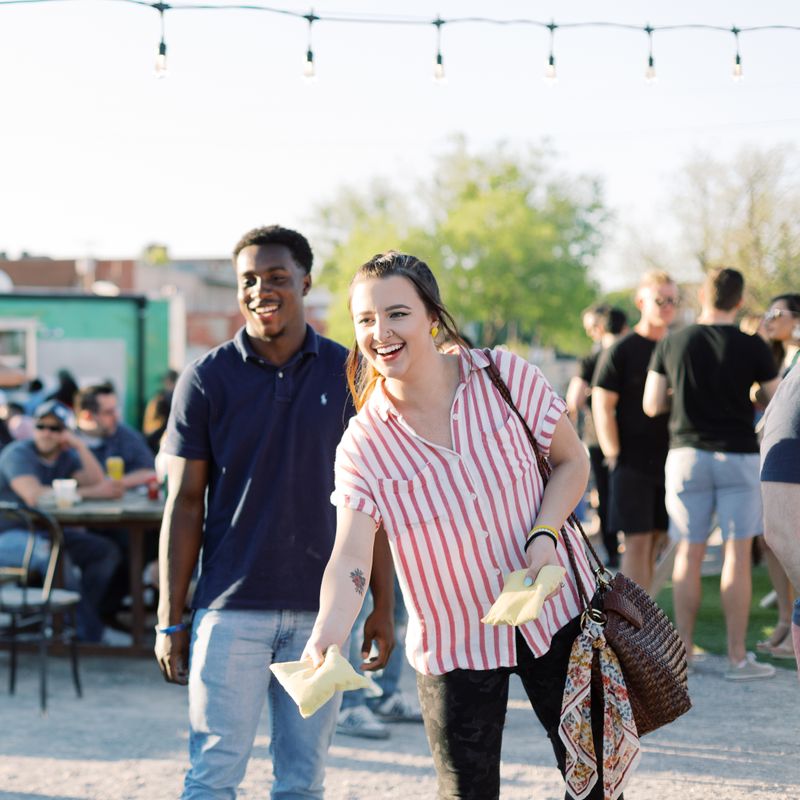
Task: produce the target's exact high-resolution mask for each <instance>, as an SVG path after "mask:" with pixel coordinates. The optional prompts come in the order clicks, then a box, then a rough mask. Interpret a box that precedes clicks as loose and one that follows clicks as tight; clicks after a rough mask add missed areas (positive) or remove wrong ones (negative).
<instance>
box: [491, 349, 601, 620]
mask: <svg viewBox="0 0 800 800" xmlns="http://www.w3.org/2000/svg"><path fill="white" fill-rule="evenodd" d="M483 354H484V355H485V356H486V358H487V359H488V360H489V366H488V367H487V370H488V372H489V377H490V378H491V380H492V383H493V384H494V386H495V388H496V389H497V391H498V392H500V395H501V397H502V398H503V399H504V400H505V401H506V403H508V405H509V407H510V408H511V410H512V411H513V412H514V414H516V416H517V418H518V419H519V421H520V422H521V423H522V427H523V428H524V429H525V434H526V435H527V437H528V441H529V442H530V443H531V448H532V449H533V454H534V456H535V457H536V465H537V467H538V469H539V474H540V475H541V478H542V484H543V486H545V487H546V486H547V483H548V481H549V479H550V473H551V472H552V468H551V466H550V464H549V462H548V461H547V459H546V458H545V457H544V456H543V455H542V451H541V450H540V449H539V444H538V442H537V441H536V437H535V436H534V435H533V432H532V431H531V429H530V426H529V425H528V423H527V421H526V420H525V417H523V416H522V414H521V413H520V411H519V409H518V408H517V405H516V403H515V402H514V400H513V398H512V397H511V392H510V391H509V389H508V386H506V383H505V381H504V380H503V378H502V376H501V375H500V370H498V369H497V365H496V364H495V363H494V359H493V358H492V351H491V350H489V349H488V348H487V349H485V350H484V351H483ZM566 522H571V523H572V524H573V525H574V526H575V527H576V528H577V529H578V530H579V531H580V533H581V536H582V537H583V541H584V542H585V543H586V546H587V547H588V549H589V552H590V553H591V554H592V557H593V558H594V561H595V563H596V564H597V569H596V570H595V571H594V573H595V576H596V577H598V579H599V576H600V575H602V574H603V573H605V572H606V568H605V566H604V565H603V562H602V561H601V560H600V557H599V556H598V555H597V552H596V551H595V549H594V547H593V546H592V543H591V542H590V541H589V537H588V536H587V535H586V531H584V529H583V525H581V523H580V520H579V519H578V518H577V517H576V516H575V512H574V511H573V512H572V513H571V514H570V515H569V517H567V520H566ZM566 522H565V523H564V525H563V526H562V528H561V533H562V538H563V540H564V545H565V547H566V548H567V556H568V557H569V562H570V566H571V567H572V571H573V573H574V575H575V581H576V582H577V584H578V591H579V592H580V595H581V599H582V600H583V603H584V606H585V608H586V609H587V610H588V609H590V608H591V602H590V600H589V598H588V597H587V595H586V590H585V589H584V586H583V582H582V581H581V579H580V572H579V571H578V565H577V563H576V559H575V553H574V552H573V550H572V544H571V543H570V540H569V536H567V531H566Z"/></svg>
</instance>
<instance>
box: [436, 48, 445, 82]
mask: <svg viewBox="0 0 800 800" xmlns="http://www.w3.org/2000/svg"><path fill="white" fill-rule="evenodd" d="M433 79H434V80H435V81H436V83H444V82H445V80H446V77H445V74H444V61H443V59H442V54H441V53H437V54H436V64H435V65H434V67H433Z"/></svg>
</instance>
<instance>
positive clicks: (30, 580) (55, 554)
mask: <svg viewBox="0 0 800 800" xmlns="http://www.w3.org/2000/svg"><path fill="white" fill-rule="evenodd" d="M0 518H2V519H4V520H6V521H10V522H12V524H13V525H14V529H15V530H20V529H21V530H26V531H27V542H26V547H25V552H24V554H23V556H22V559H21V561H20V563H19V564H17V565H11V566H3V565H0V617H2V618H5V619H6V620H7V623H6V624H5V625H3V627H1V628H0V642H3V643H5V644H6V645H7V646H8V649H9V651H10V671H9V681H8V691H9V694H14V690H15V689H16V681H17V651H18V646H19V645H20V644H22V643H34V644H35V645H36V646H37V649H38V652H39V703H40V706H41V710H42V714H46V713H47V652H48V648H49V647H50V645H51V644H52V643H53V642H63V643H64V644H66V645H67V646H68V647H69V654H70V661H71V666H72V680H73V682H74V684H75V691H76V693H77V695H78V697H81V696H82V692H81V681H80V675H79V673H78V647H77V642H76V636H75V611H76V607H77V605H78V603H79V602H80V599H81V596H80V594H79V593H78V592H71V591H67V590H66V589H57V588H54V586H53V583H54V581H55V580H56V576H57V574H58V572H57V571H58V567H59V559H60V557H61V554H62V550H63V547H64V534H63V532H62V531H61V527H60V526H59V524H58V522H56V520H54V519H53V518H52V517H51V516H50V515H49V514H45V513H43V512H42V511H39V510H37V509H33V508H28V507H26V506H22V505H18V504H15V503H0ZM4 527H6V528H7V527H8V525H7V524H6V525H5V526H4ZM0 536H2V534H0ZM39 537H45V538H46V539H47V540H48V541H49V545H50V547H49V556H48V559H47V567H46V570H45V572H44V574H43V575H40V574H38V573H37V572H36V571H35V570H34V569H33V568H32V566H31V561H32V559H33V553H34V546H35V544H36V542H37V539H38V538H39ZM56 615H59V616H60V617H61V619H60V620H59V623H60V624H59V626H58V627H56V626H55V625H54V617H55V616H56Z"/></svg>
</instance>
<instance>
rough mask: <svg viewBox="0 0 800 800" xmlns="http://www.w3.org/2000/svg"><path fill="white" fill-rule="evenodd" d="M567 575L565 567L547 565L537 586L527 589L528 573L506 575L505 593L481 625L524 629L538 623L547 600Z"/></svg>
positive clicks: (501, 594) (541, 570)
mask: <svg viewBox="0 0 800 800" xmlns="http://www.w3.org/2000/svg"><path fill="white" fill-rule="evenodd" d="M565 573H566V570H565V569H564V567H557V566H555V565H553V564H547V565H546V566H544V567H542V568H541V569H540V570H539V574H538V575H537V576H536V580H535V581H534V582H533V585H531V586H525V585H524V584H523V581H524V580H525V576H526V575H527V574H528V571H527V570H526V569H518V570H516V572H510V573H509V574H508V575H506V582H505V586H503V591H502V592H501V593H500V596H499V597H498V598H497V600H495V601H494V604H493V605H492V607H491V608H490V609H489V613H488V614H487V615H486V616H485V617H484V618H483V619H482V620H481V622H485V623H486V624H487V625H524V624H525V623H526V622H530V621H531V620H534V619H536V618H537V617H538V616H539V614H540V613H541V611H542V606H543V605H544V599H545V597H547V595H549V594H550V592H552V591H554V590H555V589H556V588H557V587H558V584H559V583H560V582H561V579H562V578H563V577H564V574H565Z"/></svg>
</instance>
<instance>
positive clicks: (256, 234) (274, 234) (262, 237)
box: [233, 225, 314, 275]
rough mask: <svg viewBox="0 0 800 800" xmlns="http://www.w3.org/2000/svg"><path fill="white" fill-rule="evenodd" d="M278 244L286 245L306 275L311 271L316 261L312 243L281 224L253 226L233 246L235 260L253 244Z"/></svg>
mask: <svg viewBox="0 0 800 800" xmlns="http://www.w3.org/2000/svg"><path fill="white" fill-rule="evenodd" d="M268 244H277V245H283V246H284V247H286V248H287V249H288V250H289V252H290V253H291V254H292V258H293V259H294V260H295V263H296V264H297V266H299V267H301V268H302V269H303V270H305V273H306V275H307V274H308V273H309V272H311V266H312V264H313V263H314V254H313V253H312V252H311V245H310V244H309V243H308V240H307V239H306V237H305V236H303V234H302V233H298V232H297V231H293V230H291V229H290V228H282V227H281V226H280V225H267V226H265V227H263V228H253V230H251V231H248V232H247V233H246V234H245V235H244V236H242V238H241V239H239V241H238V242H237V243H236V247H234V248H233V261H234V264H235V263H236V259H237V258H238V257H239V253H241V252H242V250H244V249H245V247H250V246H251V245H257V246H260V245H268Z"/></svg>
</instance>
